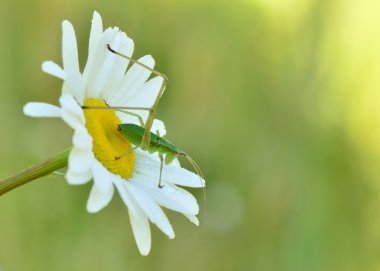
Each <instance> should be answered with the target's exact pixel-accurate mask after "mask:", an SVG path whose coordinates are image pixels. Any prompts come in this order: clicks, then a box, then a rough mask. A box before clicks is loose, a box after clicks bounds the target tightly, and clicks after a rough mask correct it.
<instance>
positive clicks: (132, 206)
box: [114, 175, 151, 255]
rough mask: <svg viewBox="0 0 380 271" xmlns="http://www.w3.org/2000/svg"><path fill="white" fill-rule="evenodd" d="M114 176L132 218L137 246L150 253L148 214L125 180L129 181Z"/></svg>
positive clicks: (143, 251)
mask: <svg viewBox="0 0 380 271" xmlns="http://www.w3.org/2000/svg"><path fill="white" fill-rule="evenodd" d="M114 177H115V178H114V183H115V186H116V187H117V189H118V191H119V194H120V197H121V199H122V200H123V202H124V204H125V205H126V206H127V208H128V213H129V219H130V220H131V226H132V230H133V235H134V237H135V240H136V244H137V247H138V249H139V251H140V253H141V254H142V255H148V253H149V251H150V246H151V233H150V227H149V221H148V216H147V215H146V214H145V212H144V211H143V210H142V209H141V207H140V205H139V204H138V203H137V202H136V200H135V199H134V198H133V196H132V195H131V194H130V192H129V191H128V189H127V188H126V187H125V186H124V182H127V181H126V180H123V179H121V178H120V177H119V176H116V175H114Z"/></svg>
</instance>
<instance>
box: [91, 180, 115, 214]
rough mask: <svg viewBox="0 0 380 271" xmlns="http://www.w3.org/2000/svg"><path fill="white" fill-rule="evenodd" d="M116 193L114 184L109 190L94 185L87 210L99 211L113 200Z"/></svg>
mask: <svg viewBox="0 0 380 271" xmlns="http://www.w3.org/2000/svg"><path fill="white" fill-rule="evenodd" d="M94 177H95V176H94ZM113 193H114V187H113V185H111V186H110V189H109V190H106V191H104V190H100V189H99V188H98V186H97V185H95V184H94V185H93V186H92V189H91V193H90V197H89V198H88V201H87V211H88V212H89V213H96V212H99V211H100V210H101V209H103V208H104V207H106V206H107V205H108V203H109V202H110V201H111V199H112V196H113Z"/></svg>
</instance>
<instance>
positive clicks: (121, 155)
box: [115, 146, 139, 160]
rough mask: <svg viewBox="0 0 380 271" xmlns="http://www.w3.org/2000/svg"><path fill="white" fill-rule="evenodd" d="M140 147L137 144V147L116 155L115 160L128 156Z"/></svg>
mask: <svg viewBox="0 0 380 271" xmlns="http://www.w3.org/2000/svg"><path fill="white" fill-rule="evenodd" d="M138 147H139V146H136V147H134V148H132V149H131V150H129V151H126V152H124V153H122V154H120V155H119V156H116V157H115V160H119V159H120V158H123V157H124V156H127V155H128V154H130V153H132V152H134V151H135V150H136V149H137V148H138Z"/></svg>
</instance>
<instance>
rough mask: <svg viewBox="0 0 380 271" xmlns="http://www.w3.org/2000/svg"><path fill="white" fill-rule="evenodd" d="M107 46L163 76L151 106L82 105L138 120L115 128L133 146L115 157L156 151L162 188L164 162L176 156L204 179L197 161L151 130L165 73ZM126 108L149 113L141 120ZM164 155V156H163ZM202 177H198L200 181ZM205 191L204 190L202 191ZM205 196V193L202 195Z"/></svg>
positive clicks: (115, 52) (164, 83) (165, 82)
mask: <svg viewBox="0 0 380 271" xmlns="http://www.w3.org/2000/svg"><path fill="white" fill-rule="evenodd" d="M107 48H108V50H109V51H110V52H111V53H114V54H116V55H118V56H120V57H123V58H126V59H128V60H130V61H131V62H133V63H135V64H137V65H140V66H142V67H143V68H145V69H147V70H149V71H150V72H152V73H153V74H154V75H156V76H160V77H162V78H163V82H162V85H161V87H160V90H159V92H158V95H157V98H156V100H155V102H154V103H153V105H152V107H151V108H145V107H127V106H82V108H83V109H106V110H117V111H120V112H123V113H125V114H128V115H131V116H134V117H136V118H137V119H138V120H139V123H140V126H139V125H136V124H120V125H119V126H118V127H117V129H118V130H119V131H120V133H121V134H122V135H123V136H124V138H125V139H126V140H128V141H129V142H131V143H132V144H133V145H135V146H136V147H134V148H133V149H132V150H130V151H128V152H125V153H122V154H120V155H119V156H117V157H115V159H116V160H118V159H120V158H121V157H124V156H126V155H128V154H130V153H131V152H133V151H134V150H135V149H136V148H140V149H142V150H145V151H148V152H149V153H156V152H157V153H158V156H159V158H160V160H161V166H160V175H159V181H158V186H159V187H160V188H162V187H163V186H162V185H161V176H162V170H163V165H164V162H165V164H167V165H168V164H170V163H171V162H173V160H174V159H176V158H177V157H178V156H182V157H185V158H186V159H187V160H188V161H189V162H190V164H191V165H192V166H193V167H194V169H195V171H196V173H197V174H198V176H200V178H202V179H204V177H203V174H202V171H201V169H200V168H199V166H198V165H197V163H195V161H194V160H193V159H192V158H191V157H190V156H189V155H187V154H186V153H185V152H183V151H181V150H180V149H179V148H177V147H175V146H174V145H173V144H172V143H170V142H169V141H167V140H166V139H164V138H162V137H161V136H160V134H159V132H158V131H157V132H156V134H154V133H152V132H151V128H152V125H153V121H154V118H155V115H156V111H157V107H158V104H159V101H160V98H161V96H162V95H163V93H164V91H165V88H166V84H167V81H168V78H167V76H166V75H164V74H162V73H160V72H158V71H156V70H154V69H152V68H150V67H148V66H146V65H145V64H143V63H140V62H138V61H137V60H134V59H132V58H130V57H128V56H126V55H124V54H122V53H119V52H117V51H115V50H113V49H112V48H111V47H110V45H109V44H107ZM128 110H146V111H149V115H148V117H147V120H146V121H145V123H144V121H143V119H142V118H141V116H140V115H138V114H136V113H134V112H130V111H128ZM164 155H165V158H164ZM202 179H200V181H201V183H203V182H202ZM204 193H205V192H204ZM204 197H205V195H204Z"/></svg>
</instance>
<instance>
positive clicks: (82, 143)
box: [73, 125, 92, 151]
mask: <svg viewBox="0 0 380 271" xmlns="http://www.w3.org/2000/svg"><path fill="white" fill-rule="evenodd" d="M73 145H74V146H75V147H76V148H77V149H81V150H88V151H91V149H92V137H91V136H90V135H89V134H88V132H87V129H86V128H85V127H84V126H80V125H79V126H78V127H77V128H76V129H75V132H74V136H73Z"/></svg>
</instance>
